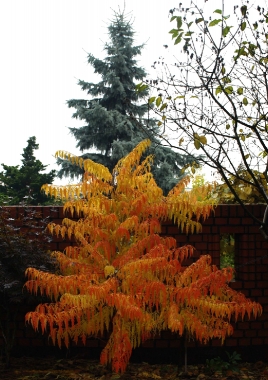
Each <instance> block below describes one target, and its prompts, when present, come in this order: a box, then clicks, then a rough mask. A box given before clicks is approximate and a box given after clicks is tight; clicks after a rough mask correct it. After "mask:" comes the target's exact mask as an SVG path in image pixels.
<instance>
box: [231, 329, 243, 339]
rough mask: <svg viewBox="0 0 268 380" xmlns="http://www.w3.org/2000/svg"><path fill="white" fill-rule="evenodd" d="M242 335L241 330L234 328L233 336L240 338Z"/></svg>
mask: <svg viewBox="0 0 268 380" xmlns="http://www.w3.org/2000/svg"><path fill="white" fill-rule="evenodd" d="M243 336H244V332H243V330H234V333H233V335H232V337H233V338H242V337H243Z"/></svg>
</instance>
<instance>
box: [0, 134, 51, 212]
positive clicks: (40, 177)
mask: <svg viewBox="0 0 268 380" xmlns="http://www.w3.org/2000/svg"><path fill="white" fill-rule="evenodd" d="M27 142H28V145H27V147H26V148H24V149H23V153H22V157H23V159H22V166H21V167H19V165H17V166H8V165H5V164H2V166H3V169H4V171H2V172H0V182H1V186H0V194H1V195H2V198H5V199H6V198H7V197H9V198H10V201H9V204H13V205H14V204H19V203H21V202H24V203H27V204H31V205H38V204H46V203H47V202H49V197H48V196H47V195H45V194H44V193H41V190H40V189H41V186H42V185H43V184H44V183H50V184H51V183H52V182H53V180H54V178H55V176H56V170H51V171H50V172H49V173H41V172H43V171H44V170H45V169H46V167H47V166H46V165H43V164H42V162H41V161H39V160H37V159H36V157H35V156H34V151H35V150H36V149H38V148H39V144H37V143H36V137H35V136H33V137H30V138H29V139H28V141H27Z"/></svg>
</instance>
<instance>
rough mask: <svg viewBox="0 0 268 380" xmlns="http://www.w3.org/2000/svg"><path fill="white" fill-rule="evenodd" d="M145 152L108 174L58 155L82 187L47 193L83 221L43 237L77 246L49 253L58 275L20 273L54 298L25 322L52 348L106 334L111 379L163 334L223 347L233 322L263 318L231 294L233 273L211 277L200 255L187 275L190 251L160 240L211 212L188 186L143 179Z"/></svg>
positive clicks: (193, 227) (214, 272)
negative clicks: (76, 169) (73, 168)
mask: <svg viewBox="0 0 268 380" xmlns="http://www.w3.org/2000/svg"><path fill="white" fill-rule="evenodd" d="M149 144H150V142H149V141H148V140H145V141H143V142H141V143H140V144H139V145H138V146H137V147H136V148H135V149H134V150H133V151H132V152H131V153H130V154H129V155H128V156H126V157H125V158H123V159H121V160H120V161H119V162H118V164H117V166H116V167H115V169H114V171H113V173H112V174H111V173H109V171H108V169H106V168H105V167H103V166H102V165H100V164H96V163H93V162H92V161H90V160H85V161H81V160H80V159H78V158H75V157H74V156H72V155H70V154H67V153H65V152H59V153H58V155H60V156H61V157H63V158H68V159H70V160H71V161H72V162H76V163H77V164H79V165H81V166H84V168H85V170H86V173H85V176H84V180H83V183H81V184H79V185H75V186H74V185H70V186H66V187H64V188H63V187H58V186H55V185H45V186H44V190H45V191H46V193H47V194H48V193H49V194H51V195H54V196H59V197H61V198H63V199H66V203H65V206H64V209H65V210H66V211H70V212H71V213H72V215H73V214H74V213H77V214H78V215H79V216H80V219H79V220H78V221H73V220H71V219H68V218H65V219H64V220H63V222H62V225H56V224H54V223H50V224H49V225H48V230H49V231H50V233H51V234H56V235H61V236H62V237H69V238H70V237H72V236H73V237H74V238H75V240H76V242H77V245H76V246H69V247H67V248H66V249H65V251H64V252H54V253H53V255H54V256H55V257H56V258H57V260H58V262H59V265H60V270H61V275H55V274H50V273H45V272H42V271H39V270H36V269H34V268H28V269H27V271H26V274H27V276H28V281H27V283H26V284H25V286H26V288H27V289H28V290H29V291H30V292H32V293H35V294H37V293H38V292H40V293H41V294H45V295H47V296H49V297H50V298H51V299H52V300H54V302H53V303H49V304H41V305H39V306H37V307H36V310H35V311H33V312H29V313H28V314H27V315H26V321H27V322H29V323H31V324H32V326H33V328H34V329H35V330H38V329H41V331H42V332H43V333H44V332H45V331H48V333H49V336H50V337H51V339H52V341H53V343H54V344H56V343H58V345H59V346H61V344H62V342H64V343H65V345H66V346H68V345H69V343H70V341H71V340H72V341H75V342H77V341H78V339H79V338H81V339H82V341H83V342H84V343H85V342H86V338H87V337H91V336H98V335H100V334H101V335H102V334H103V333H104V332H108V333H109V334H110V335H109V340H108V342H107V345H106V347H105V348H104V349H103V351H102V353H101V358H100V360H101V363H102V364H108V363H110V362H111V363H112V369H113V370H114V371H116V372H124V371H125V369H126V366H127V364H128V361H129V359H130V356H131V352H132V349H133V348H135V347H138V346H139V345H140V344H141V342H142V341H144V340H146V339H148V338H153V337H154V336H155V334H158V333H159V332H161V331H162V330H168V329H169V330H171V331H172V332H176V333H179V334H180V335H182V334H183V333H184V332H185V331H187V333H188V334H190V335H191V336H192V337H193V338H195V339H198V340H199V341H200V342H206V341H207V340H209V339H211V338H215V337H216V338H219V339H221V341H222V342H223V341H224V339H225V338H226V336H228V335H230V334H232V332H233V328H232V325H231V323H230V319H231V316H232V315H234V316H235V319H238V318H242V319H243V318H244V316H245V314H246V315H247V316H248V317H249V318H250V317H254V318H256V317H257V315H259V314H261V310H262V309H261V306H260V305H259V304H257V303H255V302H251V301H250V300H249V299H247V298H246V297H245V296H244V295H243V294H241V293H237V292H236V291H234V290H232V289H231V288H230V287H229V286H228V282H229V281H231V279H232V278H233V272H232V269H231V268H227V269H224V270H218V269H217V268H216V267H215V266H214V265H211V258H210V256H202V257H201V258H200V259H199V260H197V261H196V262H195V263H194V264H192V265H190V266H189V267H188V268H186V269H185V270H184V269H183V268H182V262H183V260H184V259H187V258H188V257H189V256H191V255H192V254H193V250H194V248H193V247H192V246H189V245H186V246H183V247H177V246H176V240H175V239H174V238H172V237H161V236H160V235H159V233H160V231H161V222H162V221H164V220H166V219H172V218H173V219H174V221H175V222H176V223H177V224H178V226H180V228H181V229H182V230H183V231H185V232H194V231H196V232H199V231H200V230H201V225H200V218H201V217H203V218H206V217H207V216H208V215H209V213H210V212H211V210H212V208H213V205H212V204H210V203H209V201H208V200H205V199H206V197H205V196H204V197H201V199H203V200H202V201H200V200H198V199H197V197H196V194H195V193H194V191H193V192H188V191H185V186H186V184H187V181H188V179H187V178H185V179H184V180H183V181H182V182H180V183H179V184H178V185H177V186H176V187H175V188H174V189H173V190H172V191H171V192H170V193H169V194H168V196H167V197H164V196H163V193H162V190H161V189H160V188H159V187H158V186H157V185H156V183H155V181H154V179H153V176H152V174H151V172H150V163H151V161H152V157H151V156H149V157H147V158H146V159H145V160H143V161H142V162H140V160H141V156H142V154H143V153H144V152H145V150H146V148H147V147H148V146H149ZM208 190H209V189H207V191H208ZM204 191H205V188H204ZM199 199H200V197H199ZM193 217H195V220H193V219H192V218H193Z"/></svg>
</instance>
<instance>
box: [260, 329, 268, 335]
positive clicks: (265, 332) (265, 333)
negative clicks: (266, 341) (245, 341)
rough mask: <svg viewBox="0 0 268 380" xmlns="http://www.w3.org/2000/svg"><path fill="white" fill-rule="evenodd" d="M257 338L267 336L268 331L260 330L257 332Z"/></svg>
mask: <svg viewBox="0 0 268 380" xmlns="http://www.w3.org/2000/svg"><path fill="white" fill-rule="evenodd" d="M258 336H268V330H267V329H266V330H260V331H258Z"/></svg>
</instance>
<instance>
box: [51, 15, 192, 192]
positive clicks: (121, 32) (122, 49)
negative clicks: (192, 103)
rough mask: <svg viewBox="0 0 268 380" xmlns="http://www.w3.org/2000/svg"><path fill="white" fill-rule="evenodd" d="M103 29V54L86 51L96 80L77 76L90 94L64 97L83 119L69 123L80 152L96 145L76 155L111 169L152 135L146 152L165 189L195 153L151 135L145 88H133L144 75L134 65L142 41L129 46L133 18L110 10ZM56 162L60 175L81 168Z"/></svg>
mask: <svg viewBox="0 0 268 380" xmlns="http://www.w3.org/2000/svg"><path fill="white" fill-rule="evenodd" d="M108 32H109V36H110V42H109V43H106V44H105V46H104V50H105V51H106V53H107V56H106V58H105V59H103V60H101V59H98V58H95V57H94V56H93V55H92V54H89V55H88V63H89V64H90V65H91V66H92V67H93V68H94V71H95V73H97V74H99V75H100V76H101V80H100V82H98V83H92V82H86V81H83V80H79V81H78V85H79V86H80V87H81V88H82V90H83V91H86V93H87V95H89V96H90V98H89V100H85V99H71V100H69V101H67V104H68V106H69V107H70V108H75V109H76V111H75V113H74V114H73V117H74V118H76V119H80V120H83V121H84V125H83V126H82V127H79V128H69V129H70V131H71V133H72V135H73V136H74V137H75V139H76V141H77V145H76V147H78V148H79V149H80V150H81V152H85V151H87V150H93V151H95V152H94V153H88V152H87V153H83V154H82V155H81V157H82V158H83V159H86V158H90V159H91V160H94V161H95V162H98V163H100V164H103V165H104V166H106V167H107V168H108V169H109V170H110V171H112V170H113V168H114V167H115V165H116V163H117V161H118V160H119V159H121V158H122V157H124V156H125V155H126V154H128V153H129V152H130V151H131V150H132V149H133V148H134V147H135V146H136V145H137V144H138V143H139V142H140V141H142V140H143V139H145V138H149V139H150V140H151V141H152V147H151V150H150V153H152V154H154V166H153V168H152V172H153V174H154V177H155V180H156V182H157V184H158V185H159V186H160V187H161V188H162V189H163V191H164V193H165V194H167V193H168V191H169V190H170V189H171V188H173V187H174V186H175V185H176V183H177V182H178V180H179V179H180V177H181V176H182V175H181V168H182V167H183V166H184V165H185V164H186V163H188V162H189V161H193V160H194V157H193V156H189V155H181V154H178V153H175V152H174V151H172V150H171V149H170V148H165V147H159V141H158V140H157V138H156V135H157V133H158V132H159V126H158V125H157V123H156V121H155V120H154V119H150V118H149V117H147V116H148V115H147V113H148V104H147V103H146V102H145V103H144V101H143V99H144V98H146V96H147V95H148V91H147V90H144V91H140V92H137V91H136V90H135V87H136V84H137V81H142V80H143V79H144V78H145V77H146V72H145V70H144V69H143V68H142V67H139V66H138V63H137V59H136V57H137V56H138V55H140V54H141V51H142V48H143V45H139V46H134V31H133V28H132V23H131V21H130V20H128V19H127V17H126V16H125V14H124V12H123V13H115V16H114V19H113V20H112V22H111V24H110V26H109V27H108ZM58 163H59V164H60V165H61V169H60V170H59V172H58V176H59V177H60V178H62V177H63V176H70V177H71V178H74V177H80V178H82V174H83V171H82V169H81V168H77V167H76V166H74V165H72V164H71V163H69V162H66V161H63V160H61V159H58Z"/></svg>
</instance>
